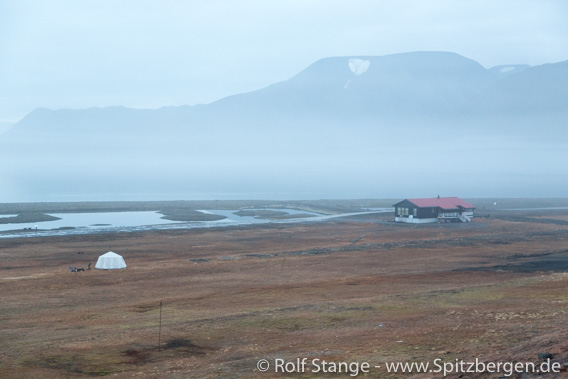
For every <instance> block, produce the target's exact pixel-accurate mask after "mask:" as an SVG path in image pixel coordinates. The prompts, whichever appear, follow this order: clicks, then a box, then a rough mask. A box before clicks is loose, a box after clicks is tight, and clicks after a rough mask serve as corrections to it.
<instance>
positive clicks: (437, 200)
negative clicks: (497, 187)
mask: <svg viewBox="0 0 568 379" xmlns="http://www.w3.org/2000/svg"><path fill="white" fill-rule="evenodd" d="M407 200H408V201H410V202H411V203H412V204H414V205H416V206H418V207H420V208H429V207H434V208H435V207H440V208H442V209H458V208H459V207H463V208H475V207H474V206H473V205H471V204H470V203H468V202H466V201H463V200H462V199H460V198H459V197H434V198H431V199H407Z"/></svg>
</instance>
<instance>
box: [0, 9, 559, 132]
mask: <svg viewBox="0 0 568 379" xmlns="http://www.w3.org/2000/svg"><path fill="white" fill-rule="evenodd" d="M566 20H568V1H564V0H557V1H554V0H538V1H536V0H500V1H494V0H490V1H486V0H477V1H471V0H429V1H423V0H406V1H405V0H386V1H378V0H343V1H329V0H328V1H324V0H311V1H308V0H287V1H282V0H271V1H266V0H258V1H255V0H239V1H227V0H203V1H201V0H194V1H181V0H180V1H174V0H162V1H155V0H154V1H143V0H121V1H116V0H96V1H89V0H83V1H75V0H49V1H46V0H0V132H1V131H2V130H1V128H2V124H1V123H2V122H15V121H18V120H19V119H20V118H21V117H23V116H25V114H27V113H28V112H30V111H32V110H33V109H34V108H36V107H47V108H53V109H59V108H86V107H92V106H110V105H124V106H129V107H135V108H158V107H161V106H167V105H184V104H189V105H193V104H197V103H209V102H212V101H214V100H217V99H219V98H222V97H225V96H228V95H232V94H236V93H241V92H246V91H251V90H255V89H259V88H262V87H264V86H267V85H269V84H272V83H274V82H278V81H282V80H286V79H288V78H289V77H291V76H293V75H294V74H296V73H298V72H299V71H301V70H302V69H304V68H305V67H306V66H308V65H309V64H311V63H313V62H314V61H316V60H318V59H320V58H324V57H329V56H357V55H386V54H393V53H399V52H407V51H418V50H437V51H452V52H456V53H458V54H461V55H463V56H465V57H468V58H471V59H474V60H476V61H478V62H479V63H481V64H482V65H483V66H484V67H486V68H489V67H492V66H495V65H500V64H513V63H526V64H530V65H539V64H543V63H551V62H559V61H564V60H567V59H568V43H567V42H568V23H567V22H566ZM4 125H6V124H4Z"/></svg>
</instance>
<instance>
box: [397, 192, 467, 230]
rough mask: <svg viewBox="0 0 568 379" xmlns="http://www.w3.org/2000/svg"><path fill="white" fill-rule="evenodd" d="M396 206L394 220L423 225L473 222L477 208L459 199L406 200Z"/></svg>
mask: <svg viewBox="0 0 568 379" xmlns="http://www.w3.org/2000/svg"><path fill="white" fill-rule="evenodd" d="M393 206H394V216H395V218H394V220H395V221H396V222H408V223H413V224H422V223H428V222H471V219H472V218H473V211H474V210H475V207H474V206H473V205H471V204H470V203H468V202H466V201H463V200H462V199H460V198H459V197H439V196H438V197H434V198H427V199H405V200H402V201H401V202H398V203H396V204H394V205H393Z"/></svg>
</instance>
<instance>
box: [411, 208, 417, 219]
mask: <svg viewBox="0 0 568 379" xmlns="http://www.w3.org/2000/svg"><path fill="white" fill-rule="evenodd" d="M412 214H413V215H414V217H416V216H418V209H416V208H414V209H413V210H412Z"/></svg>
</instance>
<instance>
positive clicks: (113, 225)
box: [0, 208, 376, 238]
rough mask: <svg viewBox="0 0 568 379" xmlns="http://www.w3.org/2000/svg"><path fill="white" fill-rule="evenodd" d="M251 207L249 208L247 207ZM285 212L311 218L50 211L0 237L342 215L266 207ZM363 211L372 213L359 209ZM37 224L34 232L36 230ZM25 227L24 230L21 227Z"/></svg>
mask: <svg viewBox="0 0 568 379" xmlns="http://www.w3.org/2000/svg"><path fill="white" fill-rule="evenodd" d="M247 210H252V209H247ZM262 210H274V211H280V212H286V213H288V214H290V215H293V214H302V215H305V214H307V215H310V216H311V217H299V218H289V219H282V220H274V219H267V218H259V217H253V216H239V215H236V214H235V212H238V211H239V210H219V209H214V210H200V212H204V213H213V214H218V215H221V216H225V217H226V218H225V219H222V220H217V221H191V222H186V221H170V220H166V219H163V218H161V217H162V216H163V214H161V213H159V212H157V211H137V212H100V213H50V214H49V215H51V216H55V217H59V218H60V220H54V221H43V222H36V223H18V224H0V232H2V233H0V238H15V237H33V236H36V235H37V236H56V235H72V234H91V233H102V232H128V231H144V230H154V229H191V228H210V227H222V226H231V225H248V224H261V223H269V222H274V223H287V222H301V221H321V220H325V219H328V218H332V217H341V216H346V215H322V214H319V213H314V212H308V211H304V210H297V209H280V208H278V209H272V208H270V209H268V208H263V209H262ZM363 213H376V211H375V212H363ZM36 226H37V231H36ZM24 229H25V230H24Z"/></svg>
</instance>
